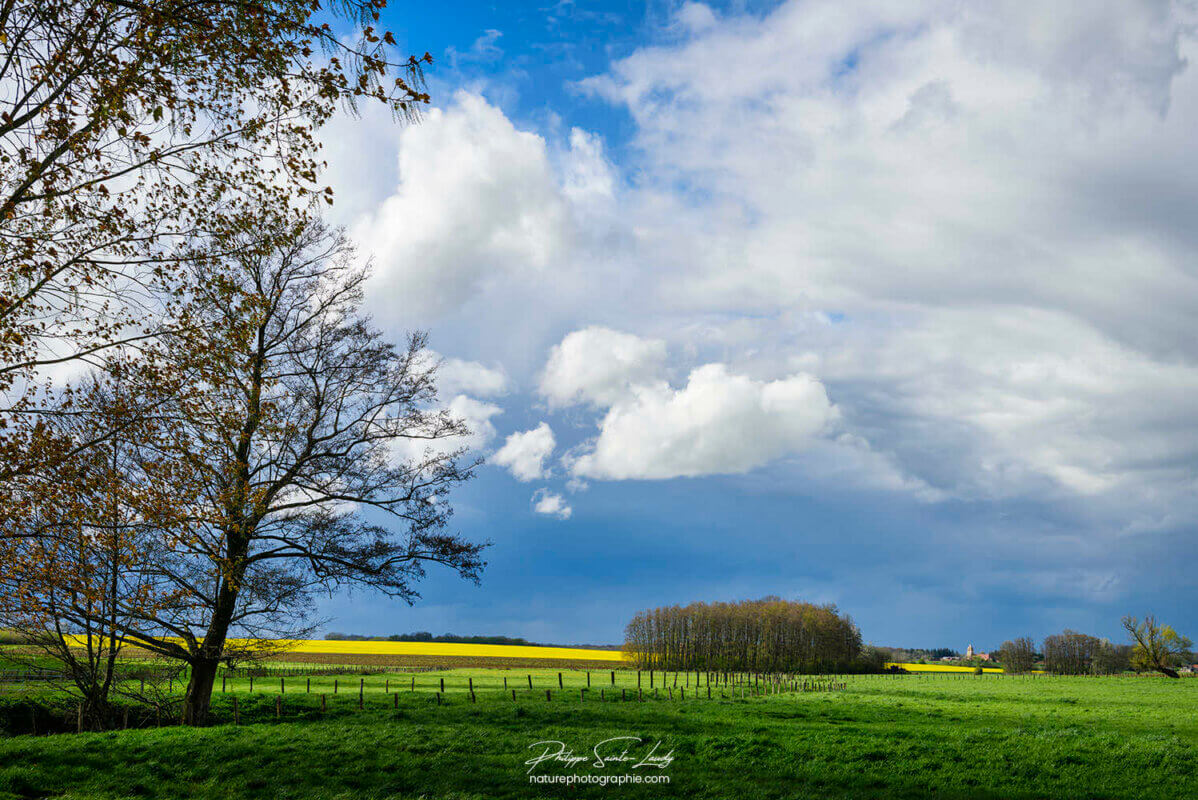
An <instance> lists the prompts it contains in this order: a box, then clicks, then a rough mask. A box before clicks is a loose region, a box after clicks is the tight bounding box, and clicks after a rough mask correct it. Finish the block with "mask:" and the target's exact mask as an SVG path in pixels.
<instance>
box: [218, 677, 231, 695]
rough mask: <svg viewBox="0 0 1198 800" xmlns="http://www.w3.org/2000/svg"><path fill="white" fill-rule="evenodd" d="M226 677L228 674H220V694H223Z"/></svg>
mask: <svg viewBox="0 0 1198 800" xmlns="http://www.w3.org/2000/svg"><path fill="white" fill-rule="evenodd" d="M228 679H229V676H228V675H221V676H220V693H221V694H224V693H225V681H227V680H228Z"/></svg>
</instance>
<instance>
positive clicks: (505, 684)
mask: <svg viewBox="0 0 1198 800" xmlns="http://www.w3.org/2000/svg"><path fill="white" fill-rule="evenodd" d="M503 690H504V691H505V692H506V691H507V676H506V675H504V676H503Z"/></svg>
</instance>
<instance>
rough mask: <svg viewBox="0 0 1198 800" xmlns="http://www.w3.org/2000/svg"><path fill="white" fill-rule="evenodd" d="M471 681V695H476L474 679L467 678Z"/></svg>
mask: <svg viewBox="0 0 1198 800" xmlns="http://www.w3.org/2000/svg"><path fill="white" fill-rule="evenodd" d="M466 680H468V681H470V694H474V678H467V679H466Z"/></svg>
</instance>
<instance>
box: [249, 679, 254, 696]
mask: <svg viewBox="0 0 1198 800" xmlns="http://www.w3.org/2000/svg"><path fill="white" fill-rule="evenodd" d="M253 693H254V676H253V675H251V676H250V694H253Z"/></svg>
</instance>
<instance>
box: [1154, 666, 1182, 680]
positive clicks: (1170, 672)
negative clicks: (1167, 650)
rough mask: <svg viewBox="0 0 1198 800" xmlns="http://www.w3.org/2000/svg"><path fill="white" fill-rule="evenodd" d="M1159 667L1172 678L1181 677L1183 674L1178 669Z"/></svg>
mask: <svg viewBox="0 0 1198 800" xmlns="http://www.w3.org/2000/svg"><path fill="white" fill-rule="evenodd" d="M1157 669H1159V670H1160V671H1161V672H1163V673H1165V674H1166V675H1168V676H1169V677H1170V678H1181V676H1180V675H1178V674H1177V670H1174V669H1169V668H1168V667H1157Z"/></svg>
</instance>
